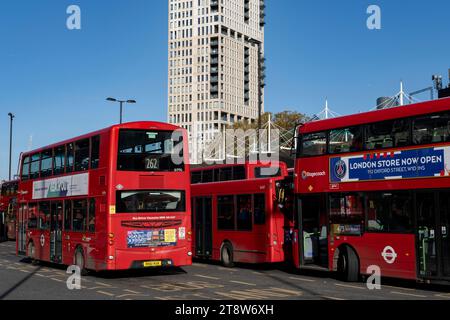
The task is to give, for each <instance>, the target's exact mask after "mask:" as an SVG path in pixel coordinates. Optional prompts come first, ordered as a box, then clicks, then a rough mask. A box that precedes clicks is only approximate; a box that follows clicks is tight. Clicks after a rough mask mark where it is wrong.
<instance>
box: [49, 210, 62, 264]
mask: <svg viewBox="0 0 450 320" xmlns="http://www.w3.org/2000/svg"><path fill="white" fill-rule="evenodd" d="M62 217H63V205H62V202H59V201H58V202H52V204H51V223H50V261H51V262H54V263H61V262H62V221H63V218H62Z"/></svg>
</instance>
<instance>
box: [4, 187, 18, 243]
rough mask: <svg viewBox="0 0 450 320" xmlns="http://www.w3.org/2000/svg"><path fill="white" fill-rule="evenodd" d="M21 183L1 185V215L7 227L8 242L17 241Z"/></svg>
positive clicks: (6, 236)
mask: <svg viewBox="0 0 450 320" xmlns="http://www.w3.org/2000/svg"><path fill="white" fill-rule="evenodd" d="M18 188H19V181H18V180H13V181H5V182H4V183H2V184H1V185H0V213H2V216H0V218H2V219H3V220H4V221H2V224H4V226H5V230H4V232H5V238H6V239H8V240H15V239H16V209H17V190H18Z"/></svg>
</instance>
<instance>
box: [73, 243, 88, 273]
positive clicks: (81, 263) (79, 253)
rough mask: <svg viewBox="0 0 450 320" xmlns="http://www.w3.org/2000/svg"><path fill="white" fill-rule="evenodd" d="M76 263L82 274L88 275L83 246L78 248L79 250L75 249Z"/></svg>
mask: <svg viewBox="0 0 450 320" xmlns="http://www.w3.org/2000/svg"><path fill="white" fill-rule="evenodd" d="M73 260H74V264H75V265H76V266H77V267H78V268H80V272H81V275H82V276H86V275H87V274H88V272H87V270H86V262H85V259H84V253H83V249H81V248H77V250H75V255H74V258H73Z"/></svg>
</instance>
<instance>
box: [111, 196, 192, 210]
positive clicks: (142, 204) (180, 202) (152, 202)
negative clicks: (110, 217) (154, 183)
mask: <svg viewBox="0 0 450 320" xmlns="http://www.w3.org/2000/svg"><path fill="white" fill-rule="evenodd" d="M116 204H117V212H118V213H151V212H182V211H185V207H186V203H185V194H184V191H165V190H164V191H162V190H161V191H159V190H145V191H143V190H140V191H118V192H117V200H116Z"/></svg>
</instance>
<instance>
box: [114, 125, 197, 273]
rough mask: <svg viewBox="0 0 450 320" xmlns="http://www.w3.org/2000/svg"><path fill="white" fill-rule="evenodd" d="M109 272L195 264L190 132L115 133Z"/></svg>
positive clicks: (141, 128) (159, 128) (142, 128)
mask: <svg viewBox="0 0 450 320" xmlns="http://www.w3.org/2000/svg"><path fill="white" fill-rule="evenodd" d="M111 141H114V142H115V143H114V146H113V147H112V148H111V171H110V177H111V180H110V183H109V186H110V188H109V190H108V192H109V194H108V203H109V205H108V210H107V211H108V213H109V215H108V219H107V221H108V224H109V226H108V234H107V237H108V256H107V261H108V263H107V269H129V268H144V267H161V266H163V267H167V266H185V265H190V264H191V263H192V257H191V256H192V253H191V216H190V212H191V208H190V201H189V199H190V170H189V164H188V159H187V156H188V152H187V137H186V132H185V131H184V130H182V129H179V128H178V127H174V126H171V125H166V124H158V125H155V124H149V123H142V124H139V125H135V126H130V125H128V126H127V127H126V128H124V127H120V126H117V127H115V128H114V129H113V130H112V131H111Z"/></svg>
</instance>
